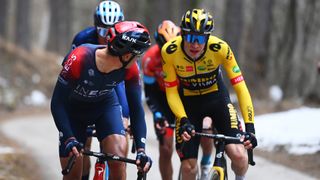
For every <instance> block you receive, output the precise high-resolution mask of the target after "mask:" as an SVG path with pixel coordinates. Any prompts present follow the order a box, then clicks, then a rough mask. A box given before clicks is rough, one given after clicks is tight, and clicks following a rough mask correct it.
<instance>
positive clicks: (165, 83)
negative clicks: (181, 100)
mask: <svg viewBox="0 0 320 180" xmlns="http://www.w3.org/2000/svg"><path fill="white" fill-rule="evenodd" d="M177 85H178V81H172V82H168V81H165V82H164V86H165V87H167V88H169V87H174V86H177Z"/></svg>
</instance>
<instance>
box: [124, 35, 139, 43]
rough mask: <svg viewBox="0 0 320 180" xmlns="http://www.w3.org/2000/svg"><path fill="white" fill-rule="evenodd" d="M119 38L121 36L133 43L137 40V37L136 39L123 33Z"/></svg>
mask: <svg viewBox="0 0 320 180" xmlns="http://www.w3.org/2000/svg"><path fill="white" fill-rule="evenodd" d="M121 38H122V39H123V40H126V41H129V42H133V43H136V42H137V39H136V38H132V37H129V36H126V35H125V34H123V35H122V37H121Z"/></svg>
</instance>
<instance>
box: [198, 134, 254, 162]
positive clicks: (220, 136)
mask: <svg viewBox="0 0 320 180" xmlns="http://www.w3.org/2000/svg"><path fill="white" fill-rule="evenodd" d="M196 136H202V137H207V138H212V139H215V140H217V141H224V142H234V143H243V140H241V139H240V138H238V137H232V136H225V135H223V134H207V133H200V132H196ZM248 163H249V164H250V165H251V166H254V165H256V162H255V161H254V160H253V149H248Z"/></svg>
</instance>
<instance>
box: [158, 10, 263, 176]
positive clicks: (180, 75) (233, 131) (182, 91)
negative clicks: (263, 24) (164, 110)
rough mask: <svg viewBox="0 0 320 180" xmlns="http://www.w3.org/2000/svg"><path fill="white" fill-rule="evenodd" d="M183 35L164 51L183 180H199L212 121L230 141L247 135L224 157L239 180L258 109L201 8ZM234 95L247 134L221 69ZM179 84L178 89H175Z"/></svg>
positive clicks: (189, 15)
mask: <svg viewBox="0 0 320 180" xmlns="http://www.w3.org/2000/svg"><path fill="white" fill-rule="evenodd" d="M180 27H181V36H178V37H176V38H174V39H172V40H170V41H168V42H167V43H166V44H165V45H164V46H163V47H162V49H161V54H162V58H163V62H162V63H163V71H164V76H165V77H164V81H165V87H166V96H167V100H168V104H169V106H170V108H171V110H172V111H173V113H174V114H175V116H176V117H177V120H176V135H177V136H176V141H177V142H176V149H177V151H178V154H179V157H180V160H181V163H182V177H183V179H195V176H196V173H197V156H198V148H199V142H200V138H198V137H193V138H191V136H193V135H194V132H195V130H196V131H201V127H202V119H203V118H204V117H206V116H208V117H211V118H212V119H213V124H214V126H215V128H216V129H217V131H218V133H222V134H225V135H228V136H242V137H244V136H243V135H244V134H246V137H247V138H246V139H245V140H244V141H245V142H244V146H243V145H242V144H227V145H226V153H227V154H228V156H229V158H230V159H231V161H232V163H231V167H232V170H233V171H234V173H235V175H236V179H237V180H242V179H244V176H245V173H246V171H247V169H248V156H247V153H246V149H252V148H255V147H256V146H257V139H256V138H255V135H254V134H255V129H254V110H253V105H252V101H251V97H250V94H249V91H248V89H247V86H246V84H245V81H244V78H243V76H242V73H241V71H240V68H239V66H238V65H237V62H236V59H235V57H234V55H233V53H232V51H231V49H230V47H229V45H228V44H227V43H226V42H225V41H223V40H221V39H219V38H217V37H215V36H212V35H210V33H211V32H212V31H213V29H214V22H213V18H212V16H211V15H210V14H209V13H208V12H206V11H205V10H203V9H193V10H189V11H187V12H186V13H185V14H184V15H183V17H182V20H181V25H180ZM221 66H222V67H223V69H224V70H225V71H226V74H227V76H228V78H229V80H230V82H231V84H232V86H233V89H234V90H235V92H236V94H237V97H238V100H239V105H240V109H241V114H242V117H243V119H244V122H245V127H246V132H242V130H241V126H240V123H239V122H238V116H237V111H236V110H235V108H234V106H233V105H232V103H231V101H230V97H229V93H228V90H227V88H226V87H225V85H224V83H223V79H222V74H221V71H220V67H221ZM178 82H179V86H177V84H178Z"/></svg>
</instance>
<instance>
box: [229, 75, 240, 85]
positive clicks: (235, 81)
mask: <svg viewBox="0 0 320 180" xmlns="http://www.w3.org/2000/svg"><path fill="white" fill-rule="evenodd" d="M230 81H231V84H232V85H235V84H238V83H240V82H242V81H243V76H242V75H239V76H237V77H234V78H232V79H231V80H230Z"/></svg>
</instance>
